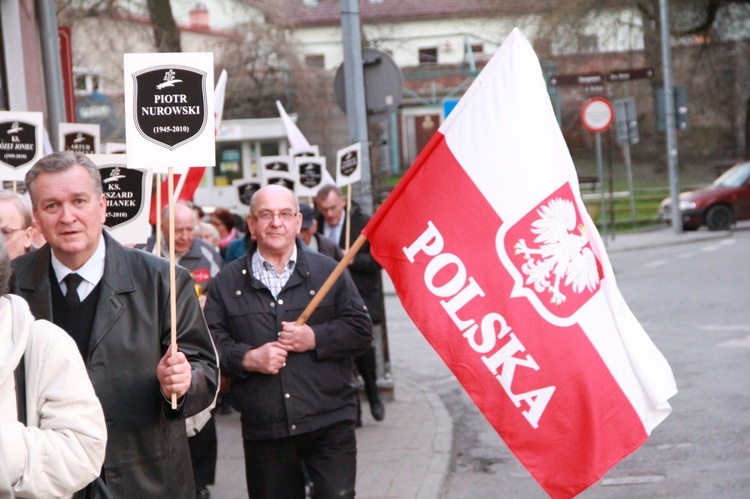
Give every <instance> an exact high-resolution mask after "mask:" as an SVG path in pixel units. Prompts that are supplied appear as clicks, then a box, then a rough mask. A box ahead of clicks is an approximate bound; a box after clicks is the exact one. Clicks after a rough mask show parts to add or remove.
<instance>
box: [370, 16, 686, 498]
mask: <svg viewBox="0 0 750 499" xmlns="http://www.w3.org/2000/svg"><path fill="white" fill-rule="evenodd" d="M457 204H460V206H461V211H460V213H464V214H465V216H458V217H457V216H456V213H457V211H456V210H455V206H456V205H457ZM395 228H397V229H395ZM363 234H364V235H365V236H366V237H367V238H368V240H369V241H370V244H371V252H372V255H373V256H374V257H375V259H376V260H378V261H379V262H380V264H381V265H382V266H383V267H384V268H385V269H386V271H387V272H388V273H389V275H390V276H391V278H392V280H393V282H394V286H395V288H396V291H397V293H398V295H399V298H400V299H401V301H402V303H403V304H404V307H405V309H406V311H407V312H408V313H409V315H410V316H411V318H412V319H413V320H414V322H415V324H416V325H417V326H418V327H419V329H420V330H421V331H422V333H423V334H424V335H425V337H426V338H427V339H428V341H429V342H430V343H431V344H432V346H433V347H434V348H435V349H436V350H437V352H438V353H439V355H440V356H441V357H442V359H443V360H444V361H445V362H446V364H447V365H448V366H449V367H450V369H451V370H452V371H453V373H454V374H455V375H456V376H457V378H458V379H459V381H460V382H461V383H462V385H463V386H464V388H465V389H466V390H467V392H468V393H469V395H470V396H471V398H472V399H473V400H474V402H475V403H476V404H477V406H478V407H479V409H480V410H481V411H482V412H483V414H484V415H485V416H486V417H487V419H488V420H489V422H490V423H491V424H492V426H493V427H494V428H495V429H496V430H497V431H498V433H499V434H500V436H501V437H502V438H503V440H504V441H505V442H506V444H507V445H508V447H509V448H510V449H511V451H512V452H513V453H514V454H515V455H516V456H517V457H518V459H519V460H520V461H521V463H522V464H523V465H524V466H525V467H526V468H527V469H528V470H529V471H530V473H531V474H532V475H533V476H534V478H535V479H536V480H537V481H538V482H539V483H540V485H541V486H542V487H543V488H544V489H545V491H546V492H547V493H548V494H550V495H551V496H553V497H571V496H574V495H576V494H578V493H580V492H581V491H583V490H584V489H586V488H587V487H589V486H590V485H591V484H593V483H594V482H596V481H597V480H599V479H600V478H601V477H602V476H603V475H604V474H605V473H606V472H607V471H608V470H609V469H610V468H611V467H612V466H614V465H615V464H616V463H617V462H619V461H620V460H621V459H623V458H624V457H625V456H627V455H628V454H630V453H632V452H633V451H635V450H636V449H637V448H638V447H639V446H640V445H641V444H643V443H644V442H645V440H646V439H647V438H648V436H649V434H650V433H651V431H652V430H653V429H654V428H655V427H656V426H657V425H658V424H659V423H660V422H661V421H663V420H664V418H666V416H667V415H668V414H669V412H670V411H671V408H670V406H669V403H668V399H669V398H670V397H672V396H673V395H674V394H675V393H676V387H675V382H674V378H673V376H672V372H671V369H670V367H669V365H668V364H667V362H666V360H665V359H664V357H663V356H662V355H661V353H660V352H659V351H658V350H657V349H656V347H655V346H654V344H653V343H652V342H651V340H650V339H649V338H648V336H647V335H646V333H645V331H644V330H643V328H642V327H641V326H640V324H639V323H638V321H637V320H636V318H635V317H634V316H633V314H632V313H631V312H630V310H629V309H628V307H627V305H626V304H625V302H624V300H623V298H622V296H621V294H620V293H619V290H618V289H617V286H616V283H615V278H614V273H613V271H612V267H611V265H610V264H609V261H608V259H607V255H606V252H605V250H604V244H603V242H602V240H601V239H600V237H599V235H598V233H597V230H596V226H595V225H594V224H593V222H592V221H591V219H590V218H589V216H588V214H587V213H586V210H585V207H584V205H583V202H582V200H581V197H580V193H579V189H578V184H577V176H576V172H575V168H574V165H573V162H572V160H571V158H570V154H569V152H568V150H567V147H566V145H565V142H564V140H563V137H562V134H561V132H560V129H559V126H558V125H557V122H556V120H555V117H554V113H553V111H552V106H551V103H550V101H549V96H548V94H547V91H546V86H545V81H544V78H543V76H542V72H541V68H540V66H539V61H538V59H537V58H536V55H535V54H534V52H533V49H532V48H531V45H530V44H529V43H528V41H527V40H526V39H525V38H524V36H523V35H522V34H521V33H520V31H518V30H517V29H516V30H514V31H513V32H512V33H511V35H510V36H509V37H508V39H507V40H506V41H505V42H504V43H503V45H502V47H501V48H500V49H499V50H498V51H497V53H496V54H495V55H494V56H493V58H492V60H491V61H490V62H489V63H488V65H487V66H486V67H485V69H484V70H483V71H482V73H481V74H480V75H479V76H478V77H477V79H476V81H475V82H474V83H473V84H472V86H471V87H470V88H469V90H468V91H467V92H466V94H465V96H464V97H463V98H462V99H461V101H460V102H459V104H458V106H457V107H456V108H455V109H454V111H453V112H452V113H451V115H450V116H449V118H448V119H447V120H446V121H445V123H443V125H442V126H441V127H440V130H439V131H438V133H437V134H436V135H435V137H433V139H432V140H431V142H430V143H429V144H428V145H427V146H426V147H425V150H423V151H422V153H421V154H420V156H419V157H418V158H417V160H416V162H415V164H414V165H412V166H411V168H410V169H409V171H408V172H407V174H406V176H405V177H404V179H402V181H401V182H400V183H399V185H398V186H397V187H396V189H395V190H394V191H393V192H392V194H391V195H390V196H389V197H388V198H387V199H386V201H385V203H384V204H383V206H382V207H381V208H380V209H379V210H378V212H376V213H375V215H374V216H373V218H372V220H371V221H370V223H369V224H368V225H367V227H365V229H364V231H363Z"/></svg>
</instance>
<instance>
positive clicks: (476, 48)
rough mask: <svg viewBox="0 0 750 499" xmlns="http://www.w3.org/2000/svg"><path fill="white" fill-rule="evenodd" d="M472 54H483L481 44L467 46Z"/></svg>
mask: <svg viewBox="0 0 750 499" xmlns="http://www.w3.org/2000/svg"><path fill="white" fill-rule="evenodd" d="M469 47H470V48H471V53H472V54H481V53H482V52H484V45H483V44H481V43H472V44H471V45H469Z"/></svg>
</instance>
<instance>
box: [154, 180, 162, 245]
mask: <svg viewBox="0 0 750 499" xmlns="http://www.w3.org/2000/svg"><path fill="white" fill-rule="evenodd" d="M161 182H162V180H161V173H157V174H156V227H154V255H156V256H161Z"/></svg>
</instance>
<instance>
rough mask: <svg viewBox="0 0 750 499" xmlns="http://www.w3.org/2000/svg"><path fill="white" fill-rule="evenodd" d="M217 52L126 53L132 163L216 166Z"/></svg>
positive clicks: (179, 169)
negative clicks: (215, 89) (215, 103)
mask: <svg viewBox="0 0 750 499" xmlns="http://www.w3.org/2000/svg"><path fill="white" fill-rule="evenodd" d="M213 67H214V63H213V53H211V52H194V53H189V52H186V53H182V52H177V53H149V54H125V59H124V68H125V70H124V73H125V81H124V87H125V133H126V137H127V145H128V154H127V156H128V166H130V167H134V168H150V169H152V170H153V171H154V172H156V173H167V172H168V171H169V168H172V170H173V172H174V173H184V172H185V171H187V168H189V167H191V166H215V165H216V152H215V150H216V149H215V132H214V72H213Z"/></svg>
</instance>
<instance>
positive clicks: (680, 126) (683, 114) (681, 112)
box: [656, 87, 688, 132]
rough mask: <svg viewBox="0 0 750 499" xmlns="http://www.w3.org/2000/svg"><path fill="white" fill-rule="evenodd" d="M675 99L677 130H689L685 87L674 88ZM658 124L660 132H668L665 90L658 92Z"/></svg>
mask: <svg viewBox="0 0 750 499" xmlns="http://www.w3.org/2000/svg"><path fill="white" fill-rule="evenodd" d="M672 96H673V98H674V111H675V128H677V130H684V129H686V128H687V114H688V107H687V89H686V88H685V87H674V89H673V90H672ZM656 122H657V127H658V130H659V131H660V132H666V131H667V123H666V119H665V118H664V88H663V87H662V88H659V89H658V90H657V92H656Z"/></svg>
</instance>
